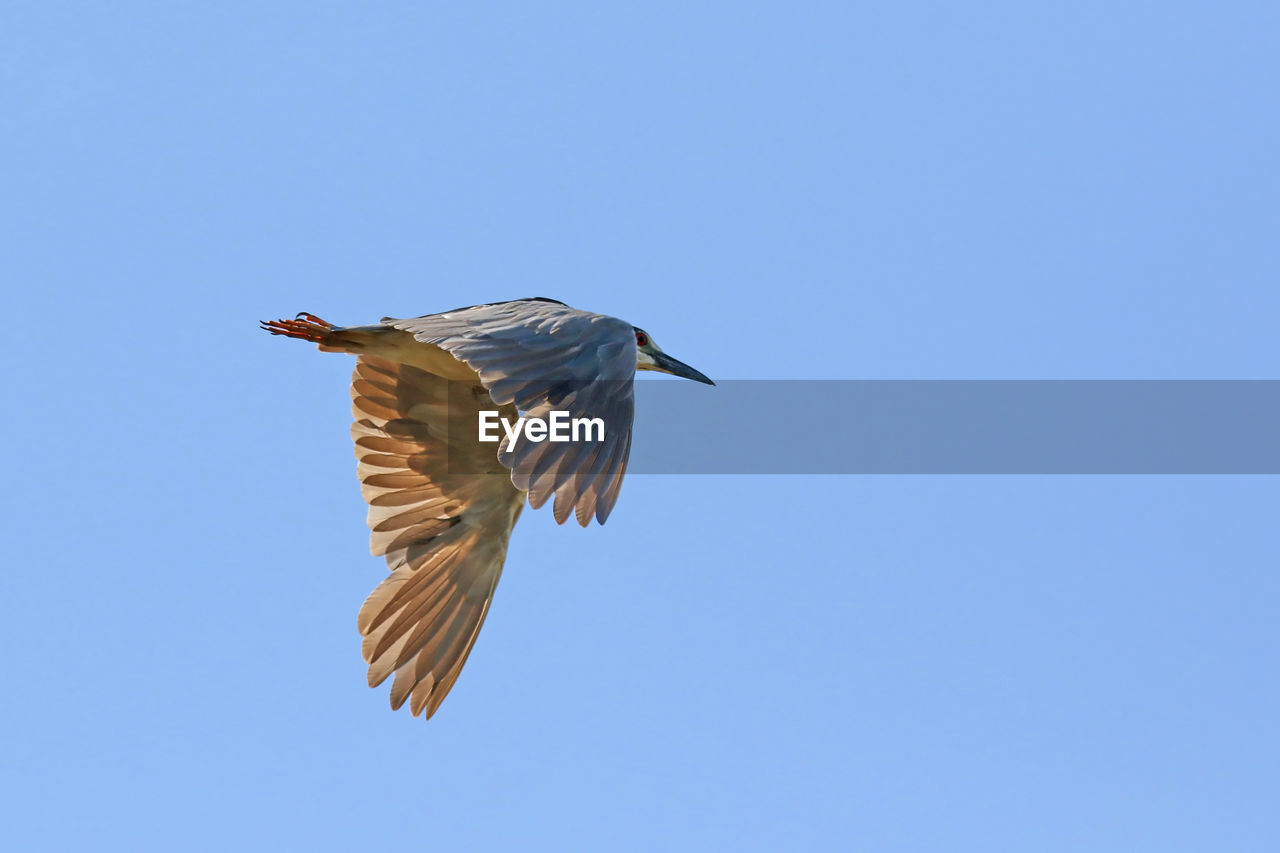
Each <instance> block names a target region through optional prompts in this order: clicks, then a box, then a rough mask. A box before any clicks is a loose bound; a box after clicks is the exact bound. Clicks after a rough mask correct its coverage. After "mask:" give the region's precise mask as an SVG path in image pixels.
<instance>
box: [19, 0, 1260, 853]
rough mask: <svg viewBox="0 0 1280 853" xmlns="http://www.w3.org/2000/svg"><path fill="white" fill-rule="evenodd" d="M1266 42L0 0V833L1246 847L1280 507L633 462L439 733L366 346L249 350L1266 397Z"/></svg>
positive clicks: (1078, 16)
mask: <svg viewBox="0 0 1280 853" xmlns="http://www.w3.org/2000/svg"><path fill="white" fill-rule="evenodd" d="M1278 43H1280V12H1278V11H1277V7H1276V5H1275V4H1274V3H1263V2H1256V3H1231V2H1228V3H1219V4H1212V5H1210V4H1191V3H1178V2H1173V3H1163V4H1155V5H1153V4H1149V3H1115V2H1108V3H1101V2H1073V3H1054V4H1044V3H1040V4H1030V5H1028V4H1024V3H976V4H964V5H963V6H962V5H957V4H945V3H915V2H906V3H895V4H874V5H872V4H852V3H787V4H760V3H732V4H731V3H711V4H708V3H662V2H659V3H649V4H644V5H642V6H630V7H623V6H621V5H619V4H604V3H597V4H588V3H559V4H483V3H473V4H438V3H415V4H395V3H386V4H377V5H376V8H375V7H374V6H371V5H370V4H354V3H352V4H336V3H284V2H282V3H275V4H269V5H263V6H261V7H260V6H259V5H258V4H253V5H250V4H225V3H224V4H216V5H215V4H208V5H205V6H197V5H195V4H158V3H157V4H140V3H120V4H87V3H69V2H67V3H54V2H43V3H10V4H6V5H5V6H4V8H3V9H2V10H0V151H2V152H3V157H2V159H0V164H2V165H0V182H2V183H0V228H2V229H3V233H4V239H3V241H2V245H3V250H2V251H0V274H2V275H3V280H4V281H5V304H6V308H7V312H6V313H7V317H8V323H7V329H6V346H7V349H8V350H9V352H10V353H11V362H10V363H11V370H10V379H9V381H8V394H7V399H8V401H9V402H8V404H7V407H6V408H7V411H8V413H9V414H8V416H7V417H6V418H5V419H4V426H3V431H4V433H3V437H4V438H5V440H6V443H7V445H8V446H9V447H10V457H9V460H8V463H7V466H6V470H7V471H8V474H7V479H8V482H9V484H10V486H9V489H8V493H9V496H10V499H9V501H8V502H7V506H6V511H5V512H4V513H3V516H2V517H3V519H4V521H3V523H4V526H5V530H4V532H5V541H6V542H7V543H8V554H9V556H8V559H7V560H6V563H7V570H6V571H5V572H4V573H3V576H2V577H3V595H2V596H0V601H3V605H2V607H3V611H2V612H3V619H0V638H2V639H3V642H4V646H5V648H6V649H8V654H7V656H6V661H7V664H6V669H7V673H6V676H7V677H6V682H7V684H8V688H7V689H6V690H5V691H4V694H3V701H2V702H0V723H3V724H4V727H5V729H6V731H7V732H8V733H9V736H8V737H7V738H6V740H7V742H8V746H7V747H6V750H5V753H6V757H5V762H4V763H5V765H6V770H7V772H5V773H4V774H2V775H0V802H3V803H5V806H4V812H5V814H4V819H3V821H2V822H0V826H2V829H0V833H3V837H4V839H5V846H6V848H8V849H15V850H17V849H22V850H72V849H97V850H130V851H136V850H172V849H185V850H227V849H246V850H273V849H285V848H289V849H307V850H351V849H390V848H391V847H393V846H401V845H409V846H411V847H420V848H428V847H429V848H431V849H481V850H489V849H548V850H563V849H619V850H652V849H661V848H667V849H705V848H708V847H719V848H722V849H744V850H747V849H762V850H763V849H770V850H772V849H832V848H836V849H856V850H872V851H881V850H885V851H892V850H903V851H915V850H947V851H968V850H975V851H976V850H982V851H987V850H1034V851H1059V850H1063V851H1065V850H1085V849H1087V850H1090V851H1113V850H1114V851H1136V850H1159V851H1181V850H1186V851H1199V850H1270V849H1272V846H1273V845H1274V839H1275V838H1276V837H1277V834H1280V818H1277V814H1276V810H1275V801H1276V797H1277V794H1278V793H1280V771H1277V768H1278V767H1280V738H1278V737H1277V730H1276V725H1275V721H1276V719H1277V718H1278V716H1280V689H1278V688H1277V684H1276V676H1275V662H1276V660H1277V652H1280V643H1278V641H1277V630H1276V613H1277V605H1280V580H1277V578H1276V574H1275V569H1276V566H1277V565H1278V564H1280V544H1278V542H1277V537H1276V507H1277V498H1278V497H1280V485H1278V484H1277V481H1276V479H1275V478H1274V477H1270V478H1268V477H852V476H839V477H837V476H826V477H822V476H811V477H801V476H792V477H782V476H779V477H745V476H739V477H734V476H720V477H707V476H637V477H633V478H630V479H629V480H628V482H627V484H626V486H625V488H624V489H623V492H622V497H621V500H620V502H619V505H618V508H617V510H616V511H615V512H614V514H613V516H612V517H611V518H610V520H609V524H608V525H607V526H606V527H603V528H601V527H593V528H591V529H588V530H585V531H584V530H581V529H578V528H576V526H570V527H563V528H561V527H557V526H556V525H555V524H554V523H553V520H552V519H551V517H550V513H549V512H545V511H544V512H532V513H529V512H527V513H526V514H525V516H524V518H523V519H522V520H521V522H520V524H519V525H518V527H517V529H516V532H515V534H514V537H513V542H512V546H511V551H510V554H509V559H508V562H507V568H506V572H505V575H504V577H503V580H502V583H501V585H500V586H499V590H498V594H497V598H496V599H495V603H494V606H493V610H492V612H491V613H490V617H489V620H488V622H487V624H486V626H485V629H484V632H483V633H482V635H481V637H480V640H479V642H478V644H477V646H476V649H475V651H474V653H473V655H472V657H471V659H470V661H469V663H468V665H467V668H466V670H465V671H464V673H463V675H462V677H461V679H460V680H459V682H458V684H457V686H456V688H455V689H454V691H453V693H452V694H451V695H450V697H449V699H448V700H447V701H446V702H445V704H444V705H443V707H442V709H441V711H440V713H439V714H438V715H437V716H436V717H435V718H434V719H433V720H432V721H431V722H430V723H426V724H424V723H423V722H422V721H421V720H415V719H413V718H411V717H410V716H408V714H406V713H403V712H402V713H392V712H390V711H389V710H388V709H387V707H386V705H387V698H386V695H385V693H386V691H385V688H384V689H383V690H379V691H371V690H369V689H367V688H366V687H365V686H364V677H365V675H364V665H363V664H362V662H361V660H360V656H359V645H358V635H357V633H356V629H355V614H356V610H357V608H358V607H359V604H360V602H361V601H362V600H363V598H364V596H365V595H366V593H367V592H368V591H369V590H370V589H372V587H373V586H374V585H375V584H376V583H377V582H378V580H379V579H380V577H381V576H382V574H383V567H382V565H381V561H380V560H378V559H375V558H372V557H370V556H369V555H368V552H367V532H366V529H365V527H364V521H363V518H364V507H363V504H362V503H361V500H360V496H359V492H358V488H357V484H356V481H355V476H354V460H353V458H352V455H351V448H350V446H349V438H348V434H347V428H348V420H349V403H348V398H347V380H348V376H349V373H350V368H351V365H350V362H349V361H348V360H347V359H345V358H343V357H339V356H331V355H320V354H317V353H316V352H315V351H314V350H313V349H312V348H310V347H305V346H302V345H299V344H295V343H294V342H291V341H283V340H281V339H272V338H269V337H268V336H266V335H264V334H262V333H261V332H259V331H258V330H257V328H256V321H257V320H259V319H262V318H271V317H277V316H288V315H292V314H293V313H294V312H296V311H299V310H304V309H305V310H308V311H313V312H316V313H318V314H320V315H321V316H324V317H326V318H328V319H330V320H333V321H335V322H338V323H360V322H369V321H372V320H375V319H377V318H378V317H381V316H383V315H387V314H390V315H398V316H405V315H415V314H423V313H428V312H434V311H440V310H445V309H449V308H453V307H456V306H459V305H465V304H471V303H475V302H488V301H494V300H500V299H508V298H515V297H521V296H532V295H542V296H550V297H554V298H558V299H561V300H564V301H566V302H569V303H570V304H573V305H575V306H577V307H581V308H587V309H590V310H594V311H600V312H603V313H609V314H614V315H616V316H620V317H623V318H625V319H627V320H629V321H631V322H633V323H636V324H638V325H642V326H644V327H645V328H646V329H647V330H649V331H650V332H651V333H652V334H653V335H654V337H655V338H656V339H657V340H658V341H659V342H661V344H662V345H663V347H664V348H665V349H667V350H668V351H669V352H671V353H672V354H674V355H676V356H677V357H679V358H681V359H683V360H686V361H688V362H689V363H690V364H693V365H694V366H696V367H698V368H699V369H701V370H702V371H704V372H706V373H707V374H709V375H711V376H712V377H715V378H726V379H794V378H826V379H880V378H895V379H911V378H932V379H953V378H954V379H967V378H1031V379H1034V378H1153V379H1161V378H1276V366H1277V363H1276V341H1277V332H1278V331H1280V324H1278V323H1277V316H1280V295H1278V291H1277V288H1276V286H1275V283H1276V281H1277V278H1278V277H1280V255H1278V253H1277V248H1276V247H1277V243H1276V234H1277V233H1278V229H1280V204H1278V202H1277V199H1280V174H1278V172H1277V169H1276V159H1275V152H1276V151H1277V150H1280V119H1278V118H1277V116H1278V113H1277V110H1276V92H1277V91H1280V59H1277V56H1280V53H1278V52H1277V50H1276V45H1277V44H1278ZM742 416H743V417H744V418H747V417H750V416H751V412H749V411H744V412H742ZM812 428H813V429H822V428H824V425H822V424H814V425H812ZM637 440H638V441H642V440H643V437H642V436H640V437H638V438H637Z"/></svg>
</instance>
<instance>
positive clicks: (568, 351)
mask: <svg viewBox="0 0 1280 853" xmlns="http://www.w3.org/2000/svg"><path fill="white" fill-rule="evenodd" d="M382 322H383V323H385V324H387V325H388V326H391V327H392V328H396V329H400V330H403V331H406V332H409V333H411V334H412V335H413V336H414V338H415V339H417V340H418V341H421V342H423V343H429V344H435V345H436V346H438V347H440V348H441V349H443V350H445V351H446V352H449V353H450V354H452V355H453V356H454V357H456V358H457V359H459V360H461V361H462V362H464V363H466V364H467V365H468V366H469V367H471V368H472V369H473V370H475V371H476V373H478V374H479V377H480V381H481V382H482V383H483V385H484V387H485V388H486V389H488V391H489V395H490V396H491V397H492V398H493V401H494V402H495V403H497V404H499V405H501V406H508V405H514V406H515V407H516V408H518V409H519V410H520V411H521V412H523V413H525V414H526V415H528V416H531V417H540V418H545V417H547V415H548V414H549V413H550V412H551V411H553V410H554V411H563V412H567V413H568V416H569V418H600V419H601V420H602V421H603V422H604V440H603V441H599V442H595V441H588V440H581V441H569V442H552V441H542V442H536V443H535V442H531V441H517V442H516V445H515V447H514V448H512V447H510V446H509V442H508V440H507V439H506V438H503V440H502V443H501V444H500V445H499V447H498V460H499V461H500V462H501V463H502V464H503V465H505V466H507V467H508V468H510V469H511V482H512V483H513V484H514V485H515V486H516V488H518V489H522V490H526V491H528V493H529V504H530V505H531V506H532V507H534V508H535V509H537V508H538V507H540V506H542V504H543V503H545V502H546V501H547V500H548V499H549V498H550V497H551V496H552V495H555V506H554V512H555V518H556V521H557V522H560V523H563V522H564V521H565V520H566V519H567V518H568V517H569V515H570V514H571V513H574V514H576V516H577V519H578V523H579V524H581V525H583V526H584V527H585V526H586V525H587V524H588V523H589V522H590V520H591V517H592V516H593V515H594V516H595V518H596V520H597V521H599V522H600V523H601V524H603V523H604V522H605V520H606V519H607V518H608V517H609V513H610V512H611V511H612V510H613V506H614V504H615V503H616V502H617V500H618V492H619V490H620V489H621V488H622V478H623V476H624V475H625V473H626V469H627V457H628V456H629V455H630V452H631V422H632V417H633V414H634V411H635V400H634V396H633V391H632V383H633V380H634V378H635V370H636V339H635V330H634V329H633V328H632V326H631V325H630V324H628V323H625V322H623V321H622V320H618V319H616V318H614V317H608V316H605V315H603V314H592V313H590V312H588V311H579V310H577V309H574V308H570V307H569V306H568V305H564V304H562V303H559V302H553V301H551V300H543V299H521V300H517V301H514V302H499V303H496V304H493V305H477V306H475V307H473V308H463V309H459V310H457V311H450V312H447V313H445V314H432V315H429V316H426V317H417V318H413V319H405V320H398V319H394V318H384V319H383V321H382Z"/></svg>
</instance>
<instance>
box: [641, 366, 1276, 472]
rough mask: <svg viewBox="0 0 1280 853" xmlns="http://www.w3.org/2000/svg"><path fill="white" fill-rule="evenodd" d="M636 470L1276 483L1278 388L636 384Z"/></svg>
mask: <svg viewBox="0 0 1280 853" xmlns="http://www.w3.org/2000/svg"><path fill="white" fill-rule="evenodd" d="M635 430H636V432H635V440H634V444H633V447H632V454H631V465H630V467H629V471H630V472H631V473H637V474H641V473H652V474H1276V473H1280V381H1276V380H1256V381H1255V380H1209V381H1192V380H1172V381H1163V380H1112V381H1099V380H1070V381H1041V380H1036V381H1022V380H974V381H967V380H966V381H943V380H916V381H818V380H814V381H808V380H785V381H784V380H779V381H769V380H739V381H724V382H721V383H719V384H718V385H717V387H715V388H709V387H706V386H702V385H694V384H692V383H687V382H675V381H652V380H650V381H645V380H640V381H638V382H637V383H636V421H635Z"/></svg>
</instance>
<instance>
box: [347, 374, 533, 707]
mask: <svg viewBox="0 0 1280 853" xmlns="http://www.w3.org/2000/svg"><path fill="white" fill-rule="evenodd" d="M478 401H479V402H483V403H484V405H485V406H486V407H487V406H488V405H489V401H488V398H487V394H486V392H485V390H484V389H483V388H481V387H479V385H478V384H477V383H476V382H475V380H473V381H471V382H459V381H450V380H447V379H443V378H441V377H439V376H435V375H433V374H431V373H428V372H426V371H425V370H420V369H418V368H416V367H412V366H409V365H406V364H400V363H398V362H394V361H389V360H386V359H382V358H375V357H373V356H368V355H362V356H360V358H359V359H357V361H356V369H355V375H354V376H353V377H352V380H351V409H352V414H353V415H354V416H355V423H354V424H352V426H351V437H352V438H353V439H354V441H355V449H356V458H357V460H358V466H357V467H358V474H359V476H360V487H361V491H362V492H363V494H364V498H365V500H366V501H367V502H368V504H369V528H370V530H371V531H372V533H371V538H370V550H372V551H373V553H374V554H375V555H383V556H385V557H386V560H387V568H389V569H390V570H391V574H390V575H388V576H387V578H386V579H385V580H384V581H383V582H382V583H381V584H380V585H379V586H378V587H377V588H376V589H375V590H374V591H373V592H372V593H371V594H370V595H369V597H368V598H367V599H366V600H365V603H364V605H363V606H362V607H361V608H360V616H359V620H358V625H359V628H360V633H361V634H363V635H364V643H363V646H362V651H363V654H364V659H365V661H366V662H367V663H368V664H369V686H370V687H376V686H377V685H378V684H380V683H382V681H383V680H385V679H386V678H387V676H389V675H391V674H393V673H394V674H395V681H394V682H393V683H392V686H391V707H392V708H399V707H400V706H401V705H402V704H404V702H405V700H408V701H409V708H410V710H411V711H412V712H413V714H414V716H417V715H418V714H420V713H422V712H423V711H426V714H427V717H428V718H430V717H431V715H432V714H434V713H435V711H436V709H437V708H438V707H440V703H441V702H442V701H443V700H444V697H445V695H446V694H448V692H449V689H450V688H451V687H452V686H453V683H454V681H456V680H457V678H458V674H459V673H460V672H461V671H462V666H463V664H464V663H466V660H467V655H469V654H470V652H471V647H472V645H473V644H474V643H475V640H476V635H477V634H479V632H480V626H481V625H483V624H484V617H485V615H486V614H487V613H488V611H489V603H490V602H491V601H492V599H493V592H494V589H495V587H496V586H497V584H498V578H499V577H500V576H501V574H502V564H503V561H504V560H505V559H506V554H507V542H508V539H509V538H510V536H511V528H512V527H513V526H514V525H515V521H516V518H517V517H518V516H519V514H520V509H521V507H522V506H523V505H524V501H523V498H522V497H521V495H520V492H518V491H517V490H516V489H515V488H514V487H513V486H512V484H511V480H510V477H509V475H508V472H507V471H506V469H505V468H503V467H502V466H501V465H499V464H498V462H497V460H496V459H495V458H494V457H493V454H492V451H491V450H490V449H488V448H487V447H485V448H483V449H482V447H481V445H479V444H478V443H477V442H476V441H475V438H476V433H475V424H476V419H477V414H476V413H477V412H478V411H479V410H480V405H479V402H478ZM507 411H508V412H509V413H512V414H513V413H514V409H512V408H511V407H507Z"/></svg>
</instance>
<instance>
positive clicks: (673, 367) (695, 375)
mask: <svg viewBox="0 0 1280 853" xmlns="http://www.w3.org/2000/svg"><path fill="white" fill-rule="evenodd" d="M650 357H651V358H652V359H653V369H654V370H660V371H662V372H663V373H670V374H671V375H672V376H680V377H683V378H685V379H692V380H693V381H694V382H701V383H703V384H704V385H715V384H716V383H714V382H712V381H711V380H710V379H708V378H707V377H705V376H703V375H702V374H701V373H699V372H698V371H696V370H694V369H693V368H692V367H690V366H689V365H687V364H685V363H684V362H683V361H679V360H677V359H674V358H672V357H671V356H669V355H667V354H666V353H665V352H655V353H653V354H652V355H651V356H650Z"/></svg>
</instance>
